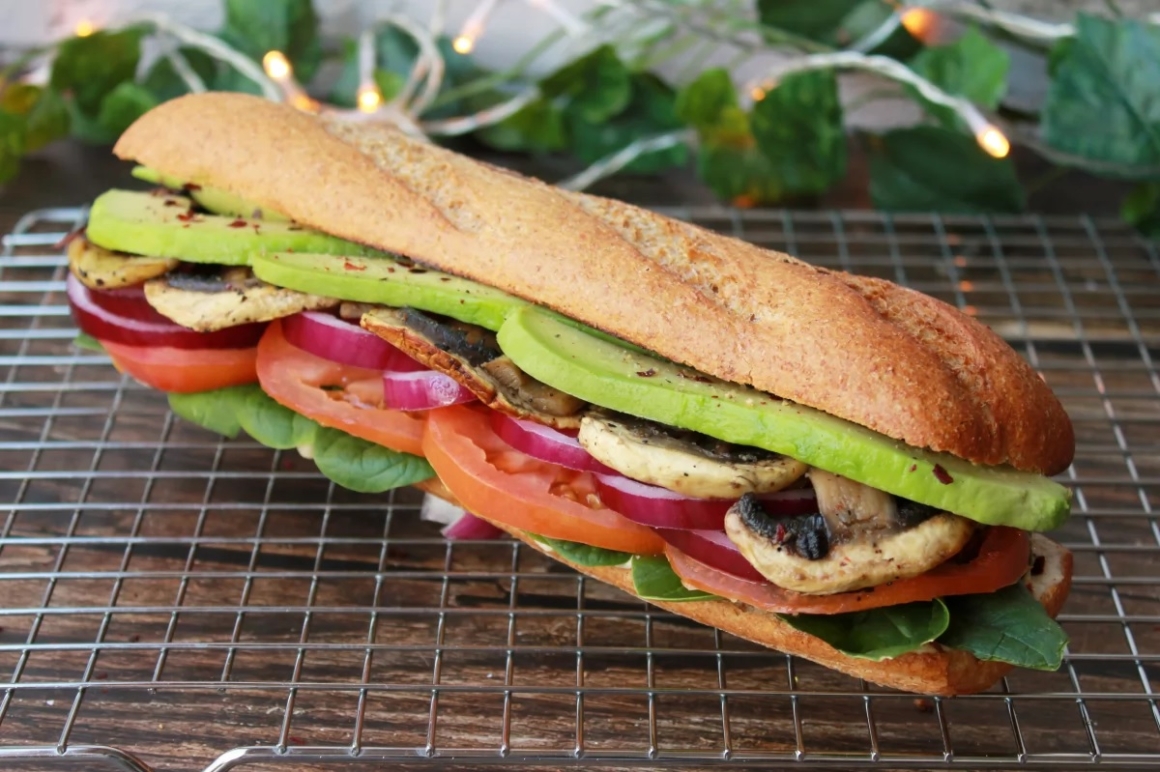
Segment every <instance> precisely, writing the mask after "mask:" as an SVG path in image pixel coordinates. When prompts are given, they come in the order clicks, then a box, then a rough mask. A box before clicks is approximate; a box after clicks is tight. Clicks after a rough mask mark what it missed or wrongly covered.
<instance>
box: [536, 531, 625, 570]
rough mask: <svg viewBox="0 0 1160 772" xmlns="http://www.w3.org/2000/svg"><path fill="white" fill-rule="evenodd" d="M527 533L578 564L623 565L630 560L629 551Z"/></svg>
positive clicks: (589, 565) (591, 565)
mask: <svg viewBox="0 0 1160 772" xmlns="http://www.w3.org/2000/svg"><path fill="white" fill-rule="evenodd" d="M529 535H530V536H531V537H532V538H533V539H535V540H536V541H538V542H540V543H541V544H545V545H547V546H548V547H549V548H550V549H551V550H552V552H555V553H556V554H557V555H559V556H560V557H562V558H564V559H566V560H570V561H572V562H573V563H575V564H577V565H580V566H588V567H594V566H623V565H624V564H625V563H627V562H628V561H629V560H632V553H631V552H617V551H615V550H606V549H604V548H603V547H590V546H588V545H587V544H580V543H578V542H574V541H564V540H563V539H549V538H548V537H547V536H540V535H538V534H529Z"/></svg>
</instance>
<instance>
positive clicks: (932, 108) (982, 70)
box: [907, 27, 1011, 128]
mask: <svg viewBox="0 0 1160 772" xmlns="http://www.w3.org/2000/svg"><path fill="white" fill-rule="evenodd" d="M1010 67H1011V57H1010V56H1009V55H1008V54H1007V52H1006V51H1004V50H1003V49H1001V48H999V47H998V46H997V45H995V44H994V43H992V42H991V41H990V40H988V39H987V38H986V36H984V35H983V34H982V33H981V32H979V31H978V30H977V29H975V28H974V27H971V28H970V29H968V30H967V31H966V33H964V34H963V36H962V37H960V38H959V39H958V40H956V41H955V42H954V43H951V44H949V45H945V46H934V47H931V48H926V49H923V50H922V51H920V52H919V53H918V55H917V56H915V57H914V59H912V60H911V61H910V68H911V69H912V70H914V71H915V72H916V73H917V74H918V75H921V76H922V77H924V78H926V79H927V80H929V81H930V82H931V83H934V84H935V85H936V86H938V87H939V88H941V89H942V90H943V91H946V92H948V93H950V94H954V95H955V96H961V97H965V98H966V99H969V100H970V101H971V102H974V103H975V104H976V105H979V106H981V107H985V108H987V109H991V110H993V109H995V108H996V107H998V106H999V100H1000V99H1002V98H1003V94H1005V93H1006V92H1007V71H1008V70H1009V69H1010ZM907 91H908V92H909V93H910V94H911V96H913V97H914V98H915V99H916V100H917V101H918V102H919V103H920V104H922V106H923V107H924V108H925V109H926V111H927V112H928V113H929V114H930V115H931V116H932V117H934V118H935V119H936V120H937V121H938V122H939V123H941V124H942V125H943V126H945V127H947V128H955V127H957V126H958V124H959V118H958V116H957V115H956V114H955V112H954V111H953V110H951V109H950V108H947V107H943V106H942V105H936V104H934V103H933V102H929V101H927V100H926V99H925V98H924V97H922V96H921V95H920V94H919V93H918V91H916V90H915V89H914V88H913V87H909V86H908V87H907Z"/></svg>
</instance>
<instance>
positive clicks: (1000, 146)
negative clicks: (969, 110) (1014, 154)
mask: <svg viewBox="0 0 1160 772" xmlns="http://www.w3.org/2000/svg"><path fill="white" fill-rule="evenodd" d="M975 141H976V142H978V143H979V145H980V147H982V148H983V149H984V150H986V151H987V152H988V153H989V154H991V155H993V156H994V157H995V158H1006V157H1007V154H1008V153H1010V152H1011V143H1010V142H1008V141H1007V138H1006V137H1005V136H1003V132H1001V131H999V130H998V129H997V128H995V127H994V126H987V127H986V128H984V129H982V130H981V131H979V133H978V134H976V135H975Z"/></svg>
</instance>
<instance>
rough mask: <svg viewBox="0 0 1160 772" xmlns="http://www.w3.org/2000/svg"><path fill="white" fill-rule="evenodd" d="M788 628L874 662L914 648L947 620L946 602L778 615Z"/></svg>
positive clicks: (932, 636)
mask: <svg viewBox="0 0 1160 772" xmlns="http://www.w3.org/2000/svg"><path fill="white" fill-rule="evenodd" d="M779 616H780V617H781V618H782V619H783V620H785V622H786V623H787V624H789V625H790V626H791V627H793V628H795V629H797V630H801V631H802V632H803V633H807V634H809V635H813V636H815V637H817V638H821V639H822V640H823V641H825V642H826V643H828V644H830V645H831V646H833V647H834V648H835V649H837V650H838V651H840V652H842V653H843V654H845V655H847V656H850V657H856V658H858V659H870V660H874V661H875V662H877V661H880V660H883V659H889V658H891V657H898V656H901V655H902V654H906V653H907V652H910V651H914V650H915V649H917V648H919V647H920V646H924V645H925V644H928V643H930V642H931V641H933V640H935V639H936V638H938V637H939V636H940V635H942V634H943V633H944V632H946V630H947V627H948V626H949V625H950V623H951V614H950V613H948V611H947V607H946V604H944V603H943V602H942V601H941V600H938V599H937V598H936V599H935V600H933V601H924V602H920V603H905V604H903V605H901V606H887V607H886V608H876V609H870V610H869V611H854V612H850V613H846V614H832V615H823V614H797V615H792V614H780V615H779Z"/></svg>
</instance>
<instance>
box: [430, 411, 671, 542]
mask: <svg viewBox="0 0 1160 772" xmlns="http://www.w3.org/2000/svg"><path fill="white" fill-rule="evenodd" d="M423 454H424V455H425V456H427V460H428V461H429V462H430V463H431V466H433V467H434V468H435V471H436V472H437V473H438V475H439V478H440V479H441V480H443V484H444V485H446V486H447V487H448V489H450V490H451V492H452V493H453V494H455V497H456V498H457V499H459V501H460V502H461V503H462V504H463V506H464V507H465V508H466V509H467V510H468V511H470V512H474V513H475V514H477V515H481V516H482V517H484V518H486V519H488V520H494V521H495V522H497V523H503V524H505V525H509V526H512V527H513V528H519V529H520V530H523V531H529V532H531V533H534V534H538V535H540V536H547V537H549V538H552V539H564V540H566V541H574V542H580V543H582V544H588V545H591V546H594V547H603V548H605V549H611V550H620V551H623V552H631V553H634V554H643V555H652V554H657V553H660V552H662V551H664V545H665V543H664V540H663V539H661V538H660V536H658V535H657V534H656V533H654V532H653V531H652V530H650V529H649V528H646V527H644V526H642V525H637V524H636V523H634V522H632V521H631V520H629V519H628V518H626V517H623V516H622V515H618V514H617V513H615V512H613V511H612V510H610V509H606V508H605V507H604V505H603V504H602V503H601V502H600V497H599V496H598V495H597V493H596V487H595V484H594V482H593V478H592V474H591V473H590V472H577V471H574V470H571V469H565V468H564V467H562V466H557V465H556V464H549V463H547V462H545V461H539V460H537V459H534V458H532V457H531V456H528V455H525V454H523V453H520V452H519V451H518V450H515V449H514V448H512V447H511V446H510V445H508V444H507V443H506V442H504V441H503V440H501V439H500V438H499V437H498V436H497V435H496V433H495V432H494V431H493V430H492V428H491V421H490V420H489V418H488V414H487V409H486V408H480V407H464V406H457V407H446V408H442V409H440V410H436V411H434V412H432V413H431V414H430V417H429V418H428V419H427V433H426V435H425V436H424V437H423Z"/></svg>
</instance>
